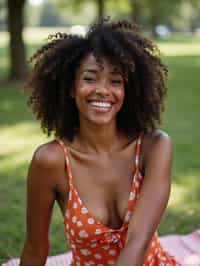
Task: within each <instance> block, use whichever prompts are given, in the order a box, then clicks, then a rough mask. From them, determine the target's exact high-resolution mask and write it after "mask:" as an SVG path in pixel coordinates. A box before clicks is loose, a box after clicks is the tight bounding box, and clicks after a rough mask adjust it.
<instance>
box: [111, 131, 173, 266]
mask: <svg viewBox="0 0 200 266" xmlns="http://www.w3.org/2000/svg"><path fill="white" fill-rule="evenodd" d="M171 162H172V143H171V140H170V138H169V137H168V135H167V134H165V133H164V132H162V131H156V133H154V135H152V145H151V147H150V149H149V152H148V153H147V157H146V159H145V176H144V182H143V185H142V189H141V192H140V196H139V199H138V201H137V204H136V207H135V209H134V213H133V216H132V217H131V219H130V223H129V227H128V232H127V239H126V245H125V248H124V249H123V251H122V252H121V254H120V256H119V259H118V261H117V264H116V266H124V265H126V266H141V265H143V262H144V256H145V252H146V249H147V247H148V245H149V242H150V240H151V238H152V236H153V234H154V232H155V231H156V229H157V227H158V225H159V223H160V219H161V217H162V214H163V212H164V210H165V208H166V206H167V202H168V199H169V194H170V183H171V182H170V175H171Z"/></svg>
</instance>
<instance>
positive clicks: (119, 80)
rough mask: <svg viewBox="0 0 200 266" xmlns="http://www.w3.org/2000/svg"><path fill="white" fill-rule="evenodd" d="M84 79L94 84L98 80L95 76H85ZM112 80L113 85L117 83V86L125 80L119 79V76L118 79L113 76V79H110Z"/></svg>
mask: <svg viewBox="0 0 200 266" xmlns="http://www.w3.org/2000/svg"><path fill="white" fill-rule="evenodd" d="M83 80H84V81H86V82H87V83H89V84H93V83H96V82H98V80H97V79H96V78H93V77H83ZM110 82H111V84H112V85H115V86H117V85H122V84H123V80H122V79H119V78H118V79H117V78H115V79H114V78H113V79H111V80H110Z"/></svg>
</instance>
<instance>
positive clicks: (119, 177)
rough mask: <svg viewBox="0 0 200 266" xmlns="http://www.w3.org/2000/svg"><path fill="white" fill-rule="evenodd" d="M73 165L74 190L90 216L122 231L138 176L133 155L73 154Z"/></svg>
mask: <svg viewBox="0 0 200 266" xmlns="http://www.w3.org/2000/svg"><path fill="white" fill-rule="evenodd" d="M69 163H70V165H69V167H70V169H69V170H70V172H71V175H72V183H73V189H74V190H75V191H76V193H77V195H78V198H80V199H81V201H82V203H83V206H85V207H86V208H87V210H88V212H89V214H91V216H92V217H93V218H94V219H95V220H96V221H98V222H100V223H102V224H104V225H106V226H108V227H110V228H113V229H116V228H120V226H121V225H122V223H123V220H124V216H125V214H126V211H127V208H128V199H129V195H130V191H131V183H132V180H133V175H134V156H133V152H132V151H130V153H128V152H124V153H120V154H115V155H114V156H112V157H99V156H97V157H95V156H80V155H77V154H73V153H71V154H70V156H69Z"/></svg>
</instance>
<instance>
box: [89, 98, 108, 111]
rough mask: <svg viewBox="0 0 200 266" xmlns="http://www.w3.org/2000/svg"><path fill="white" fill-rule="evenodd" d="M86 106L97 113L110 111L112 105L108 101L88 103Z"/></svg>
mask: <svg viewBox="0 0 200 266" xmlns="http://www.w3.org/2000/svg"><path fill="white" fill-rule="evenodd" d="M88 104H89V105H90V106H91V107H92V108H93V109H94V110H95V111H97V112H102V113H103V112H108V111H110V110H111V108H112V105H113V103H112V102H109V101H95V100H94V101H92V100H91V101H88Z"/></svg>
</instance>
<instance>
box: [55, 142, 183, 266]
mask: <svg viewBox="0 0 200 266" xmlns="http://www.w3.org/2000/svg"><path fill="white" fill-rule="evenodd" d="M59 143H60V145H61V147H62V148H63V150H64V153H65V156H66V164H67V176H68V177H69V185H70V191H69V195H68V202H67V210H66V213H65V217H64V225H65V230H66V233H67V236H68V240H69V243H70V244H71V249H72V254H73V256H72V257H73V261H72V263H71V265H70V266H92V265H94V266H109V265H115V264H116V261H117V259H118V256H119V254H120V252H121V250H122V249H123V248H124V246H125V241H126V234H127V230H128V224H129V221H130V218H131V214H132V212H133V210H134V207H135V204H136V202H137V199H138V197H139V193H140V189H141V185H142V182H143V179H142V175H141V173H140V171H138V169H139V153H140V143H141V137H140V138H138V142H137V144H136V147H135V169H136V171H135V173H134V174H133V182H132V185H131V192H130V194H129V199H128V203H127V204H128V209H127V212H126V214H125V216H124V223H123V225H122V227H121V228H120V229H110V228H109V227H107V226H105V225H103V224H101V223H100V222H98V221H96V220H95V218H94V217H92V215H90V213H89V211H88V209H87V208H86V206H84V204H83V202H82V200H81V199H80V198H79V195H78V193H77V191H76V189H75V188H74V186H73V182H72V173H71V170H70V165H69V158H68V155H67V149H66V148H65V146H64V144H63V143H62V142H61V141H59ZM143 266H179V265H178V264H177V263H176V262H175V261H174V260H173V258H172V257H171V256H170V255H169V254H167V253H166V252H165V251H163V249H162V247H161V246H160V243H159V242H158V237H157V232H155V234H154V236H153V238H152V240H151V242H150V244H149V247H148V253H147V254H146V256H145V262H144V264H143Z"/></svg>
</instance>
